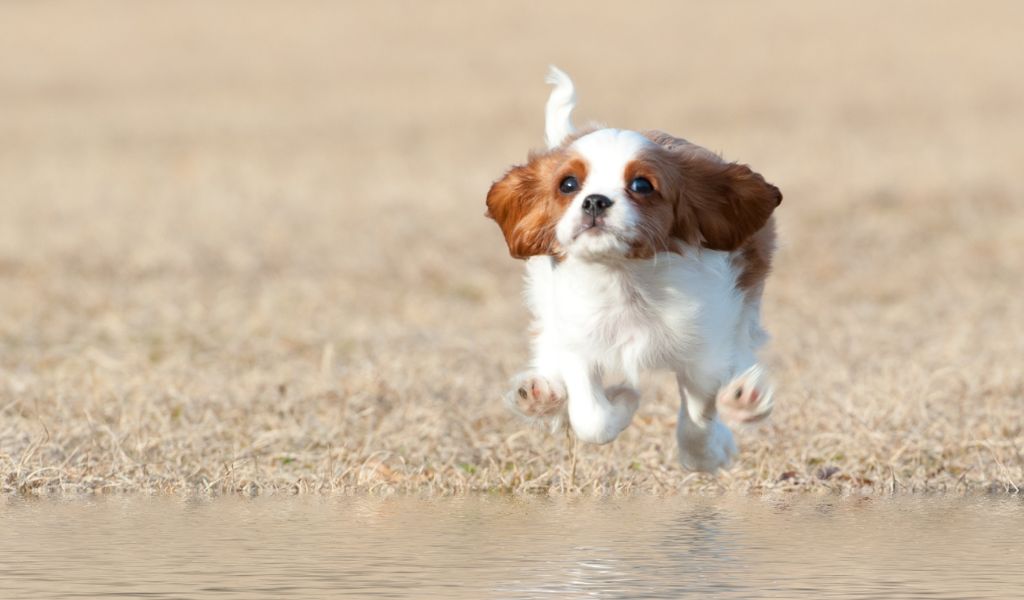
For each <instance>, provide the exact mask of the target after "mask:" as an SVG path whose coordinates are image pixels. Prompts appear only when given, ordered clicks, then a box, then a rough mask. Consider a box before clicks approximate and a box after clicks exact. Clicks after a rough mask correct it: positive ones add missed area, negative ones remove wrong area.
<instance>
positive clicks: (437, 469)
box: [0, 1, 1024, 494]
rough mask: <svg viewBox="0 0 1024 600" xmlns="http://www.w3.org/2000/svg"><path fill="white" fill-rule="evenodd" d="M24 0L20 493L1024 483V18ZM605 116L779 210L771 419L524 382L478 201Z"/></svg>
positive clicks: (511, 291) (17, 97) (7, 419)
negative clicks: (698, 437) (613, 399)
mask: <svg viewBox="0 0 1024 600" xmlns="http://www.w3.org/2000/svg"><path fill="white" fill-rule="evenodd" d="M359 6H361V8H360V7H356V6H355V4H354V3H330V2H289V3H284V2H281V3H262V2H234V3H227V2H226V3H216V4H213V3H205V2H194V1H193V2H175V3H134V2H124V3H97V2H76V3H72V2H7V3H4V4H2V5H0V490H3V492H5V493H8V494H54V493H57V494H59V493H68V494H74V493H80V492H160V493H165V492H166V493H175V494H193V493H201V494H207V493H209V494H224V493H241V494H258V493H271V492H278V493H281V492H284V493H289V492H295V493H332V492H333V493H361V492H370V493H389V492H411V493H461V492H471V491H487V492H516V493H522V492H529V493H541V494H547V493H553V494H563V493H584V494H594V493H596V494H616V493H675V492H686V493H689V492H702V493H720V492H735V493H754V494H762V493H776V492H779V491H819V492H836V493H857V494H861V493H866V494H872V493H874V494H889V493H914V492H924V491H944V492H950V493H971V492H994V493H1018V492H1019V488H1018V486H1024V455H1022V453H1024V428H1022V424H1024V372H1022V365H1024V282H1022V279H1024V258H1022V253H1024V177H1022V176H1021V173H1022V165H1024V78H1022V77H1021V73H1024V36H1022V35H1021V27H1020V24H1021V23H1022V22H1024V5H1022V4H1021V3H1019V2H986V3H973V4H971V3H939V2H934V3H933V2H929V3H919V2H888V1H884V2H864V3H854V4H843V5H841V8H840V5H838V4H832V3H827V5H826V3H817V2H809V1H808V2H778V3H776V2H763V3H747V2H741V3H716V4H714V5H708V4H705V3H677V2H655V3H649V2H644V1H637V2H630V3H627V4H623V5H621V7H619V8H618V9H616V10H601V9H598V8H597V4H595V3H583V2H580V3H566V4H563V3H552V4H550V5H548V6H546V7H544V8H543V9H541V8H540V7H541V4H540V3H532V4H529V5H520V6H518V7H516V6H514V5H513V4H512V3H497V2H494V3H490V2H487V3H485V2H479V3H468V2H455V1H446V2H429V3H428V2H396V3H387V2H375V3H364V4H361V5H359ZM549 63H554V64H557V65H559V66H561V67H563V68H564V69H566V70H567V71H568V72H569V73H571V74H572V75H573V77H574V78H575V80H576V83H577V86H578V89H579V92H580V105H579V110H578V113H577V117H578V118H579V119H582V120H584V121H586V120H591V119H593V120H599V121H601V122H604V123H607V124H611V125H615V126H619V127H628V128H635V129H644V128H660V129H664V130H667V131H670V132H672V133H675V134H678V135H682V136H685V137H687V138H689V139H691V140H693V141H695V142H697V143H700V144H702V145H704V146H707V147H709V148H711V149H714V150H716V151H720V152H722V153H723V154H724V155H725V156H726V157H728V158H730V159H736V160H740V161H742V162H747V163H750V164H751V165H753V166H754V167H755V168H756V169H757V170H759V171H761V172H762V173H764V174H765V175H766V176H767V178H768V179H769V180H770V181H772V182H774V183H776V184H777V185H778V186H779V187H780V188H781V189H782V190H783V192H784V194H785V198H786V200H785V202H784V203H783V205H782V207H781V209H780V211H779V212H778V213H777V214H778V216H779V225H780V235H781V242H782V247H781V249H780V252H779V254H778V256H777V266H776V269H775V272H774V274H773V275H772V277H771V278H770V279H769V282H768V290H767V295H766V299H765V315H764V321H765V324H766V326H767V327H768V329H769V331H770V332H771V333H772V335H773V341H772V342H771V343H770V344H769V346H768V347H767V349H766V351H765V353H764V360H765V362H766V363H767V364H768V365H770V366H771V368H772V370H773V372H774V378H775V380H776V382H777V384H778V387H779V394H778V402H777V407H776V411H775V413H774V415H773V417H772V419H771V420H770V422H769V423H768V424H767V425H764V426H762V427H760V428H757V429H752V430H744V431H741V432H740V433H739V435H738V442H739V444H740V446H741V456H740V459H739V461H738V462H737V464H736V465H735V466H734V467H733V468H732V469H730V470H729V471H727V472H724V473H721V474H719V475H717V476H708V475H697V474H691V473H687V472H685V471H683V470H682V469H681V468H680V467H679V466H678V464H677V462H676V456H675V437H674V423H675V413H676V410H677V406H678V398H677V395H676V391H675V389H674V385H673V381H672V378H671V377H669V376H666V375H664V374H655V375H652V376H651V377H650V379H649V382H648V385H647V387H646V389H645V391H644V400H643V403H642V405H641V408H640V412H639V413H638V418H637V420H636V421H635V423H634V424H633V426H632V427H631V428H629V429H628V430H627V431H626V432H625V433H624V434H623V435H622V436H621V437H620V438H619V439H618V440H617V441H616V442H615V443H613V444H611V445H608V446H601V447H596V446H587V445H579V447H578V450H577V452H576V455H575V472H574V473H573V460H572V457H571V450H572V447H573V446H572V443H571V441H570V438H568V437H567V436H566V435H565V434H563V433H556V434H554V435H551V434H548V433H546V432H544V431H541V430H539V429H536V428H532V427H530V426H529V425H526V424H524V423H523V422H520V421H518V420H516V419H515V418H513V417H512V416H511V414H510V413H508V412H507V411H506V409H505V408H504V406H503V405H502V403H501V402H500V400H499V397H500V395H501V393H502V392H503V391H504V387H505V382H506V380H507V379H508V378H509V377H510V376H511V375H512V374H514V373H515V372H516V371H518V370H519V369H520V368H522V367H523V366H524V364H525V361H526V359H527V343H528V336H527V325H528V315H527V312H526V309H525V307H524V306H523V304H522V302H521V298H520V287H521V280H520V278H521V264H519V263H517V262H516V261H514V260H512V259H510V258H509V257H508V256H507V253H506V250H505V247H504V244H503V241H502V239H501V236H500V235H499V232H498V229H497V227H496V226H495V225H494V223H492V222H490V221H488V220H486V219H484V218H483V216H482V213H483V200H484V195H485V193H486V190H487V188H488V186H489V185H490V183H491V181H492V180H493V179H495V178H497V177H498V176H499V175H501V173H502V172H503V170H504V169H505V168H506V167H507V166H509V165H510V164H512V163H514V162H516V161H522V160H523V159H524V158H525V156H526V153H527V151H528V150H529V149H530V148H536V147H538V146H540V145H541V144H542V136H543V113H542V108H543V103H544V101H545V99H546V97H547V93H548V88H547V86H546V85H545V84H544V82H543V77H544V74H545V71H546V68H547V65H548V64H549Z"/></svg>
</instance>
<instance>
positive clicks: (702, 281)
mask: <svg viewBox="0 0 1024 600" xmlns="http://www.w3.org/2000/svg"><path fill="white" fill-rule="evenodd" d="M736 277H737V274H736V271H735V269H734V267H733V266H732V264H731V261H730V256H729V254H728V253H726V252H717V251H712V250H697V249H692V251H688V252H686V253H685V254H684V255H680V254H676V253H662V254H658V255H656V256H655V257H654V258H651V259H646V260H636V259H633V260H622V261H618V262H614V263H596V262H591V261H581V260H578V259H574V258H572V257H570V258H568V259H566V260H564V261H562V262H560V263H557V262H555V261H554V260H553V259H551V258H550V257H535V258H532V259H530V260H529V261H528V263H527V275H526V278H527V298H528V301H529V305H530V308H531V310H532V311H533V313H534V316H535V317H536V319H537V321H538V323H537V324H538V325H539V329H540V331H541V334H540V335H541V336H542V338H543V339H542V340H538V341H539V342H540V345H543V346H554V347H557V348H559V349H560V350H564V351H568V352H572V353H574V354H576V355H578V356H581V357H583V358H584V359H585V360H586V361H587V362H589V363H590V364H592V365H594V366H595V367H596V368H598V369H600V370H602V371H617V372H621V373H622V374H624V375H625V376H626V378H627V379H628V380H630V381H634V382H635V380H636V379H637V377H638V375H639V372H640V371H641V370H643V369H650V368H672V369H678V368H680V367H685V366H686V364H687V363H688V362H689V360H690V359H691V357H694V356H695V355H700V356H702V357H708V358H720V359H721V360H726V361H728V360H729V355H731V354H733V351H734V344H735V341H736V336H737V332H738V331H739V329H740V327H741V321H742V320H743V316H744V312H745V311H744V300H743V296H742V294H741V293H740V292H739V291H738V290H737V289H736ZM744 329H746V328H744Z"/></svg>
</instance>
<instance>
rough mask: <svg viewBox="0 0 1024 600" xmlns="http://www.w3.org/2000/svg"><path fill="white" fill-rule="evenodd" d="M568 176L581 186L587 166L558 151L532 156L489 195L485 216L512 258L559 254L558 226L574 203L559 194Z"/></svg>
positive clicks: (581, 161) (494, 186)
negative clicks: (498, 233) (492, 223)
mask: <svg viewBox="0 0 1024 600" xmlns="http://www.w3.org/2000/svg"><path fill="white" fill-rule="evenodd" d="M568 175H575V176H576V178H577V179H579V181H580V185H581V186H582V184H583V182H584V180H585V179H586V176H587V166H586V163H585V162H584V161H583V160H581V159H580V158H578V157H574V156H571V155H569V154H568V153H567V152H565V150H564V149H562V148H559V149H556V150H553V151H550V152H545V153H542V154H531V155H530V158H529V161H528V162H527V163H526V164H525V165H519V166H515V167H512V169H511V170H509V172H508V173H506V174H505V176H504V177H502V178H501V179H500V180H498V181H497V182H495V183H494V184H493V185H492V186H491V189H490V191H488V192H487V212H486V216H488V217H490V218H492V219H494V220H495V221H497V223H498V226H499V227H501V232H502V233H503V234H504V235H505V242H506V243H507V244H508V251H509V254H511V255H512V257H513V258H529V257H531V256H538V255H544V254H557V253H558V250H559V248H558V241H557V240H556V239H555V226H556V225H557V223H558V219H560V218H561V216H562V214H563V213H564V212H565V207H566V206H567V205H568V204H569V202H570V201H571V200H572V196H571V195H565V194H562V193H561V192H559V191H558V185H559V183H560V182H561V181H562V179H564V178H565V177H567V176H568Z"/></svg>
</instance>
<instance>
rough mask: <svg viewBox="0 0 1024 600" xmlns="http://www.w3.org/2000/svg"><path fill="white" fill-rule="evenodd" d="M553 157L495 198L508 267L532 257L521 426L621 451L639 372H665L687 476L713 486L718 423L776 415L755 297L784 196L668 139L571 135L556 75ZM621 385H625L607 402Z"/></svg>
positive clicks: (533, 162) (720, 442)
mask: <svg viewBox="0 0 1024 600" xmlns="http://www.w3.org/2000/svg"><path fill="white" fill-rule="evenodd" d="M548 82H549V83H552V84H554V86H555V87H554V90H553V91H552V93H551V96H550V98H549V99H548V102H547V110H546V127H545V130H546V137H547V146H548V148H547V150H545V151H543V152H535V153H532V154H530V156H529V159H528V161H527V163H526V164H524V165H519V166H514V167H512V168H511V169H510V170H509V171H508V172H507V173H506V174H505V175H504V176H503V177H502V178H501V179H500V180H498V181H497V182H496V183H494V185H492V186H491V189H490V191H489V192H488V193H487V216H489V217H490V218H492V219H494V220H495V221H497V223H498V226H499V227H501V232H502V233H503V234H504V236H505V242H506V243H507V244H508V249H509V252H510V253H511V255H512V256H513V257H514V258H522V259H526V288H527V292H526V297H527V303H528V305H529V307H530V310H531V311H532V313H533V316H534V319H535V330H536V335H535V337H534V338H533V353H532V354H533V360H532V364H531V368H530V369H529V370H527V371H526V372H524V373H521V374H519V375H518V376H517V377H516V378H515V379H514V380H513V386H512V391H511V392H510V393H509V394H508V396H507V398H508V402H509V404H510V405H511V407H512V408H513V409H514V410H515V411H517V412H518V413H520V414H522V415H525V416H529V417H534V418H540V419H546V420H549V421H550V422H551V423H552V426H554V425H555V424H557V423H559V422H561V420H562V418H564V417H566V416H567V417H568V419H569V424H570V425H571V426H572V429H573V431H574V432H575V433H576V435H577V436H578V437H579V439H581V440H583V441H586V442H592V443H596V444H605V443H608V442H611V441H612V440H614V439H615V438H616V436H618V435H619V433H620V432H621V431H622V430H623V429H625V428H626V427H627V426H628V425H629V423H630V422H631V421H632V419H633V414H634V413H635V412H636V409H637V405H638V402H639V398H640V394H639V392H638V391H637V386H638V383H639V378H640V372H641V371H642V370H645V369H665V368H667V369H671V370H672V371H673V372H674V373H675V374H676V379H677V381H678V383H679V391H680V395H681V396H682V407H681V408H680V410H679V421H678V424H677V426H676V437H677V439H678V442H679V458H680V462H681V463H682V464H683V466H684V467H686V468H688V469H692V470H697V471H706V472H714V471H716V470H717V469H719V468H721V467H726V466H728V465H729V464H730V462H731V461H732V458H733V456H734V455H735V454H736V444H735V442H734V441H733V436H732V433H731V432H730V430H729V428H728V427H727V426H726V425H725V424H724V422H723V421H725V422H729V423H733V424H738V423H752V422H756V421H759V420H761V419H763V418H765V417H766V416H767V415H768V414H769V413H770V412H771V408H772V387H771V385H770V384H769V383H768V380H767V378H766V376H765V373H764V370H763V369H762V367H761V366H759V365H758V364H757V358H756V355H755V353H756V351H757V349H758V348H759V347H760V346H761V345H762V344H763V343H764V342H765V340H766V339H767V335H766V333H765V332H764V330H763V329H762V328H761V323H760V308H761V294H762V291H763V289H764V282H765V278H766V276H767V275H768V270H769V267H770V265H771V258H772V252H773V251H774V246H775V226H774V223H773V218H772V211H774V210H775V208H776V207H777V206H778V205H779V204H780V203H781V202H782V194H781V193H780V192H779V189H778V188H776V187H775V186H774V185H771V184H770V183H768V182H766V181H765V180H764V178H763V177H762V176H761V175H759V174H757V173H755V172H754V171H752V170H751V169H750V168H749V167H748V166H746V165H743V164H738V163H734V162H728V161H726V160H723V159H722V158H721V157H719V156H718V155H716V154H714V153H712V152H710V151H708V150H706V149H704V148H701V147H700V146H697V145H696V144H692V143H690V142H688V141H686V140H684V139H680V138H677V137H673V136H671V135H668V134H666V133H662V132H660V131H643V132H637V131H630V130H626V129H611V128H605V127H593V128H589V129H585V130H582V131H577V130H576V129H575V128H574V127H573V125H572V120H571V113H572V110H573V108H574V107H575V103H576V97H575V90H574V86H573V83H572V81H571V80H570V79H569V77H568V75H566V74H565V73H563V72H562V71H560V70H558V69H557V68H554V67H552V68H551V72H550V74H549V76H548ZM610 374H616V375H618V376H619V377H622V378H623V379H624V380H625V382H624V383H623V384H621V385H615V386H612V387H608V388H605V387H604V384H603V382H602V381H603V378H604V377H605V376H606V375H610Z"/></svg>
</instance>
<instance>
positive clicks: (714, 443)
mask: <svg viewBox="0 0 1024 600" xmlns="http://www.w3.org/2000/svg"><path fill="white" fill-rule="evenodd" d="M677 435H678V438H679V462H680V463H681V464H682V465H683V468H685V469H689V470H690V471H701V472H703V473H714V472H715V471H717V470H718V469H724V468H726V467H728V466H729V465H731V464H732V460H733V458H734V457H735V456H736V452H737V450H736V442H735V441H734V440H733V438H732V432H731V431H729V428H728V427H726V426H725V425H724V424H722V422H720V421H718V420H717V419H716V420H713V421H710V422H709V423H708V424H707V426H706V429H703V430H699V431H698V430H686V431H680V432H678V433H677Z"/></svg>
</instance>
